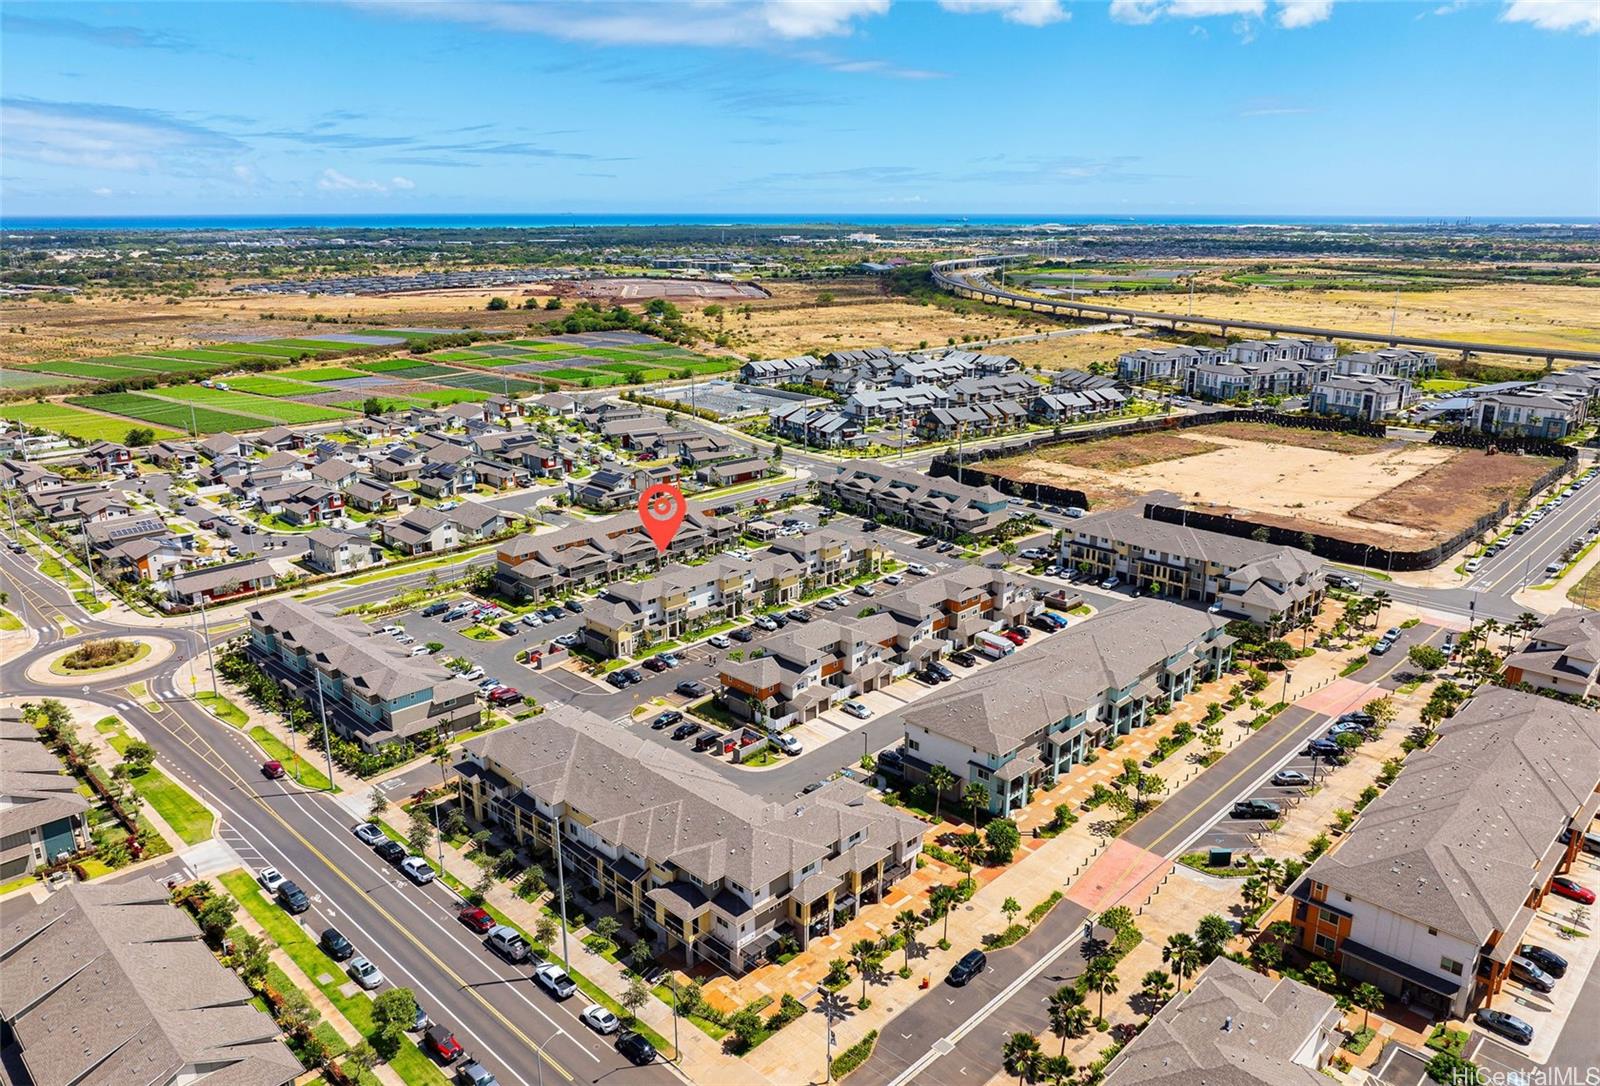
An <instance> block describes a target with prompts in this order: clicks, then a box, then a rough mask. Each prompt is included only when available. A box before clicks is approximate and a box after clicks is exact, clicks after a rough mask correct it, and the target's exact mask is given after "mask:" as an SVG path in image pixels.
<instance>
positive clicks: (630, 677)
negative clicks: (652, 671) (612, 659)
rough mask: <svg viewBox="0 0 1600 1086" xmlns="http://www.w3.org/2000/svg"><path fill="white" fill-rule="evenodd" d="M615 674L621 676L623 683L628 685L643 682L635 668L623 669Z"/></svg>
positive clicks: (641, 676) (642, 677)
mask: <svg viewBox="0 0 1600 1086" xmlns="http://www.w3.org/2000/svg"><path fill="white" fill-rule="evenodd" d="M617 674H618V675H621V676H622V678H623V679H624V681H626V682H628V683H642V682H644V676H643V675H641V674H639V669H638V668H636V667H625V668H623V669H622V670H621V671H619V672H617Z"/></svg>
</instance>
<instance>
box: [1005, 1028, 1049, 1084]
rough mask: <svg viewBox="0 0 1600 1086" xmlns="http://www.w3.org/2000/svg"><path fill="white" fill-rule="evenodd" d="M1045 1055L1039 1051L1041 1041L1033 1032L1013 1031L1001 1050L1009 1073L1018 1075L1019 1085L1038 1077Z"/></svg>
mask: <svg viewBox="0 0 1600 1086" xmlns="http://www.w3.org/2000/svg"><path fill="white" fill-rule="evenodd" d="M1043 1056H1044V1054H1043V1053H1042V1052H1040V1051H1039V1042H1038V1041H1036V1040H1034V1039H1033V1034H1031V1033H1021V1032H1019V1033H1013V1034H1012V1035H1011V1036H1009V1037H1007V1038H1006V1043H1005V1047H1003V1048H1002V1049H1001V1050H1000V1057H1001V1059H1002V1060H1003V1061H1004V1062H1005V1067H1006V1071H1007V1073H1009V1074H1013V1075H1016V1076H1017V1086H1022V1084H1023V1083H1024V1082H1029V1081H1034V1080H1037V1079H1038V1077H1039V1069H1040V1065H1041V1061H1042V1059H1043Z"/></svg>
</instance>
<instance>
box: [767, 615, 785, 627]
mask: <svg viewBox="0 0 1600 1086" xmlns="http://www.w3.org/2000/svg"><path fill="white" fill-rule="evenodd" d="M767 618H769V619H771V620H772V623H773V625H775V626H777V627H778V629H780V630H781V629H783V628H784V627H785V626H787V625H789V616H788V615H785V614H784V613H782V612H781V611H774V612H772V614H770V615H768V616H767Z"/></svg>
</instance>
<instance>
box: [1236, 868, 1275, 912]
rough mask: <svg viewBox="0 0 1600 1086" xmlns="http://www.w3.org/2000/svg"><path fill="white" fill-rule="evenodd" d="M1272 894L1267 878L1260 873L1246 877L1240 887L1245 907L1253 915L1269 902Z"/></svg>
mask: <svg viewBox="0 0 1600 1086" xmlns="http://www.w3.org/2000/svg"><path fill="white" fill-rule="evenodd" d="M1270 895H1271V892H1270V891H1269V890H1268V889H1267V883H1266V880H1265V879H1263V878H1261V876H1259V875H1253V876H1251V877H1250V878H1248V879H1245V880H1244V883H1243V885H1241V886H1240V887H1239V896H1240V897H1242V898H1243V899H1244V907H1245V908H1246V909H1248V910H1249V915H1250V916H1252V917H1253V916H1255V914H1256V912H1257V911H1258V910H1259V909H1260V908H1261V906H1263V905H1265V904H1266V903H1267V899H1268V897H1269V896H1270Z"/></svg>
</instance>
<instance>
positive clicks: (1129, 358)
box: [1117, 347, 1226, 385]
mask: <svg viewBox="0 0 1600 1086" xmlns="http://www.w3.org/2000/svg"><path fill="white" fill-rule="evenodd" d="M1224 357H1226V352H1224V351H1221V350H1218V349H1216V348H1214V347H1140V348H1138V349H1137V350H1133V351H1127V352H1125V353H1123V354H1120V355H1118V356H1117V376H1118V377H1119V378H1121V379H1122V380H1124V381H1126V382H1128V383H1129V384H1131V385H1143V384H1148V383H1150V382H1151V381H1173V382H1176V383H1177V384H1180V385H1181V384H1182V383H1183V381H1184V378H1185V376H1186V375H1187V374H1188V372H1189V371H1190V370H1192V369H1193V368H1194V367H1196V366H1198V365H1199V364H1200V363H1202V362H1220V361H1222V359H1223V358H1224Z"/></svg>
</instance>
